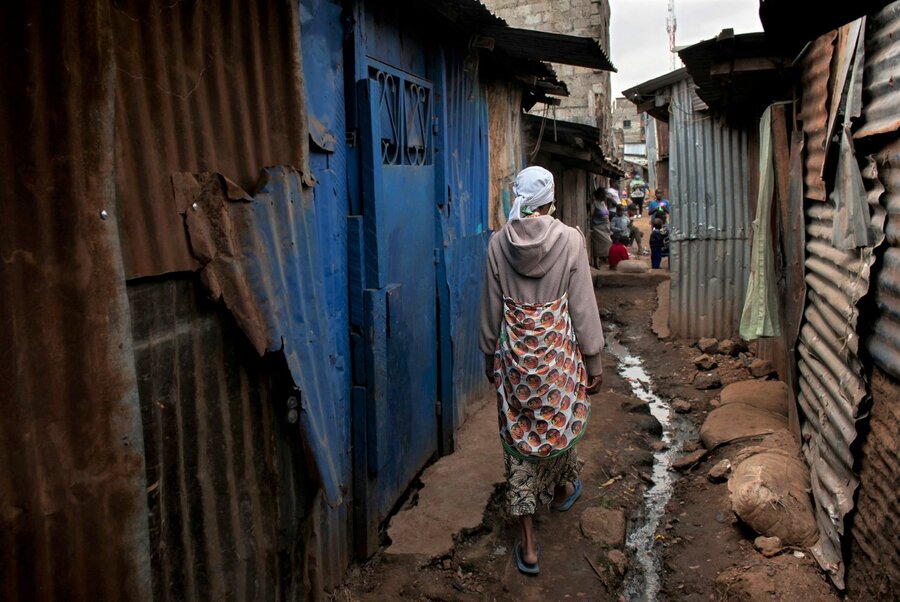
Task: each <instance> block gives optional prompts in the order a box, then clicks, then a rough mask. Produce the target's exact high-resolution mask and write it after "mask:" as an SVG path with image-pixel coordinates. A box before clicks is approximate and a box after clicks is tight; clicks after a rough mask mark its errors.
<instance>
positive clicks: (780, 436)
mask: <svg viewBox="0 0 900 602" xmlns="http://www.w3.org/2000/svg"><path fill="white" fill-rule="evenodd" d="M728 491H729V492H730V494H731V508H732V510H733V511H734V513H735V514H736V515H737V516H738V518H740V519H741V520H742V521H743V522H744V523H746V524H747V525H748V526H749V527H750V528H752V529H753V530H754V531H756V532H757V533H759V534H760V535H765V536H766V537H778V538H780V539H781V541H782V542H783V543H784V544H785V545H798V546H811V545H813V544H814V543H815V542H816V539H817V537H818V527H817V526H816V518H815V514H814V511H813V506H812V501H811V500H810V495H809V491H810V483H809V470H808V469H807V467H806V464H804V463H803V461H802V460H801V459H800V453H799V448H798V447H797V443H796V442H795V441H794V438H793V437H792V436H791V434H790V433H789V432H787V431H785V430H781V431H778V432H777V433H776V434H775V435H773V436H772V437H769V438H767V441H765V442H764V443H763V444H761V445H759V446H756V447H750V448H746V449H744V450H741V452H740V453H738V455H737V457H736V464H735V466H734V470H733V472H732V474H731V478H729V479H728Z"/></svg>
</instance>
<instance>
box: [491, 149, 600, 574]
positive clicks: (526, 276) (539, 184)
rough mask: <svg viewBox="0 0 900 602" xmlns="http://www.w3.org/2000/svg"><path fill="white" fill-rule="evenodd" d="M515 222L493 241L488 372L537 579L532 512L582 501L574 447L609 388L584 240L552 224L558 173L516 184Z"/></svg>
mask: <svg viewBox="0 0 900 602" xmlns="http://www.w3.org/2000/svg"><path fill="white" fill-rule="evenodd" d="M513 190H514V192H515V195H516V198H515V202H514V203H513V207H512V210H511V211H510V214H509V222H508V223H507V224H506V225H505V226H504V227H503V228H502V229H500V230H499V231H498V232H496V233H494V235H493V236H492V237H491V240H490V244H489V246H488V262H487V269H486V271H485V285H484V292H483V294H482V300H481V340H480V345H481V350H482V351H483V352H484V353H485V360H486V366H485V373H486V375H487V377H488V380H490V381H491V383H492V384H493V385H494V386H495V387H496V389H497V411H498V416H499V420H500V439H501V442H502V446H503V453H504V460H505V468H506V483H507V491H506V502H507V505H508V508H509V512H510V514H512V515H514V516H518V517H519V520H520V523H521V527H522V540H521V541H520V542H518V543H516V545H515V548H514V553H515V559H516V565H517V566H518V568H519V570H520V571H522V572H523V573H526V574H533V575H534V574H537V573H538V572H540V566H539V561H540V554H541V548H540V545H538V543H537V541H536V540H535V535H534V528H533V523H532V515H533V514H534V513H535V511H536V510H537V508H538V506H543V505H546V504H550V507H551V508H552V509H554V510H557V511H560V512H565V511H566V510H568V509H569V508H571V507H572V504H574V503H575V501H576V500H577V499H578V497H579V496H580V495H581V480H580V479H579V475H580V473H581V468H582V465H583V463H582V462H580V461H579V460H578V457H577V456H576V452H575V444H576V443H577V442H578V440H579V439H580V438H581V436H582V435H583V434H584V432H585V427H586V426H587V422H588V418H589V415H590V407H591V406H590V399H589V398H588V394H589V393H596V392H597V391H598V390H599V388H600V385H601V384H602V382H603V378H602V376H601V373H602V365H601V359H600V351H601V350H602V349H603V330H602V327H601V324H600V315H599V312H598V310H597V300H596V298H595V297H594V287H593V282H592V280H591V271H590V265H589V264H588V256H587V253H586V251H585V241H584V236H583V235H582V233H581V232H580V231H579V230H577V229H575V228H570V227H569V226H566V225H565V224H563V223H562V222H560V221H558V220H556V219H554V218H553V217H552V213H553V211H554V209H555V207H554V205H553V175H552V174H551V173H550V172H549V171H547V170H546V169H544V168H543V167H536V166H535V167H528V168H526V169H524V170H522V171H521V172H520V173H519V174H518V176H517V177H516V184H515V187H514V189H513Z"/></svg>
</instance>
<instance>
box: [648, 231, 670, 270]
mask: <svg viewBox="0 0 900 602" xmlns="http://www.w3.org/2000/svg"><path fill="white" fill-rule="evenodd" d="M668 255H669V230H668V228H666V225H665V223H664V222H663V221H662V220H661V219H655V220H653V232H651V233H650V267H651V268H653V269H659V267H660V266H661V265H662V258H663V257H664V256H666V257H667V256H668Z"/></svg>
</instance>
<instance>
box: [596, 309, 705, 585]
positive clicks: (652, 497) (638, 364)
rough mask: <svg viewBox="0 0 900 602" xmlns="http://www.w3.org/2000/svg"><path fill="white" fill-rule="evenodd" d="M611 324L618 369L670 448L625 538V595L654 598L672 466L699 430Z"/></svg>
mask: <svg viewBox="0 0 900 602" xmlns="http://www.w3.org/2000/svg"><path fill="white" fill-rule="evenodd" d="M610 326H611V328H610V331H611V332H610V333H609V336H608V337H607V341H608V346H609V349H610V351H612V352H613V353H614V354H615V355H616V356H617V357H618V358H619V367H618V373H619V375H621V376H622V377H623V378H624V379H625V380H626V381H627V382H628V384H629V385H630V386H631V391H632V393H633V394H634V396H635V397H637V398H638V399H641V400H643V401H646V402H648V403H649V404H650V413H651V414H652V415H653V416H654V417H655V418H656V419H657V420H659V423H660V424H661V425H662V428H663V435H662V441H663V442H665V443H666V444H668V449H665V450H662V451H658V452H656V453H654V454H653V485H652V486H651V487H650V489H649V490H647V492H646V493H645V494H644V514H643V517H644V519H643V523H641V524H639V525H636V526H635V528H633V530H632V531H631V532H629V534H628V537H627V539H626V541H625V547H626V550H627V551H628V553H629V554H630V555H631V556H632V558H633V559H634V563H633V570H632V571H631V572H630V573H629V575H628V577H627V578H626V580H625V587H624V590H623V592H622V595H623V597H624V598H625V599H626V600H629V601H632V600H641V601H646V602H653V601H655V600H656V599H657V596H658V594H659V590H660V586H661V584H662V561H661V559H660V557H659V552H658V550H657V549H656V546H655V544H656V541H657V539H658V537H657V536H658V535H660V536H661V535H662V533H661V532H660V525H661V523H662V518H663V516H664V515H665V512H666V504H667V503H668V502H669V499H671V497H672V490H673V487H674V485H675V482H676V481H677V480H678V473H676V472H674V471H672V470H670V467H671V466H672V461H673V460H674V459H675V458H677V457H678V456H679V455H681V450H682V446H683V445H684V442H685V441H687V440H689V439H693V438H695V437H696V434H697V430H696V427H694V425H693V424H692V423H691V422H690V421H689V420H687V419H686V418H684V417H682V416H681V415H679V414H676V413H675V412H673V411H672V410H671V408H670V407H669V402H668V400H664V399H661V398H660V397H659V396H658V395H657V394H656V393H655V392H654V391H653V380H652V379H651V378H650V375H649V374H648V373H647V371H646V370H645V368H644V362H643V360H642V359H641V358H640V356H638V355H635V354H633V353H632V352H631V351H629V350H628V348H627V347H625V346H624V345H622V344H621V343H619V341H618V338H617V337H616V334H617V329H616V328H615V325H612V324H611V325H610Z"/></svg>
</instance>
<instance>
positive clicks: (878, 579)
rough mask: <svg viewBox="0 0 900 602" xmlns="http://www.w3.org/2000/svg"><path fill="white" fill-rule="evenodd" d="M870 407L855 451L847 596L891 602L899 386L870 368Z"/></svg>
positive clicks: (898, 577)
mask: <svg viewBox="0 0 900 602" xmlns="http://www.w3.org/2000/svg"><path fill="white" fill-rule="evenodd" d="M870 388H871V393H872V407H871V410H870V417H869V423H868V426H867V429H866V431H865V436H864V437H863V438H862V441H861V443H860V446H859V456H858V458H859V459H858V466H859V480H860V488H859V494H858V495H857V502H856V508H857V510H856V512H855V513H854V514H853V515H852V519H851V520H852V522H851V524H850V525H849V527H850V533H851V537H852V541H851V543H850V546H849V549H850V552H849V555H848V556H849V561H848V564H847V591H848V592H850V593H851V595H852V596H853V597H854V598H856V599H858V600H891V599H894V598H896V594H897V588H898V586H900V538H898V537H897V532H898V530H900V513H898V511H897V487H896V483H897V464H898V462H897V449H898V440H897V439H898V433H900V403H897V400H898V399H900V381H898V380H897V378H896V377H892V376H890V375H888V374H885V373H884V372H882V371H881V370H879V369H878V368H875V369H874V370H873V372H872V377H871V387H870Z"/></svg>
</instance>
